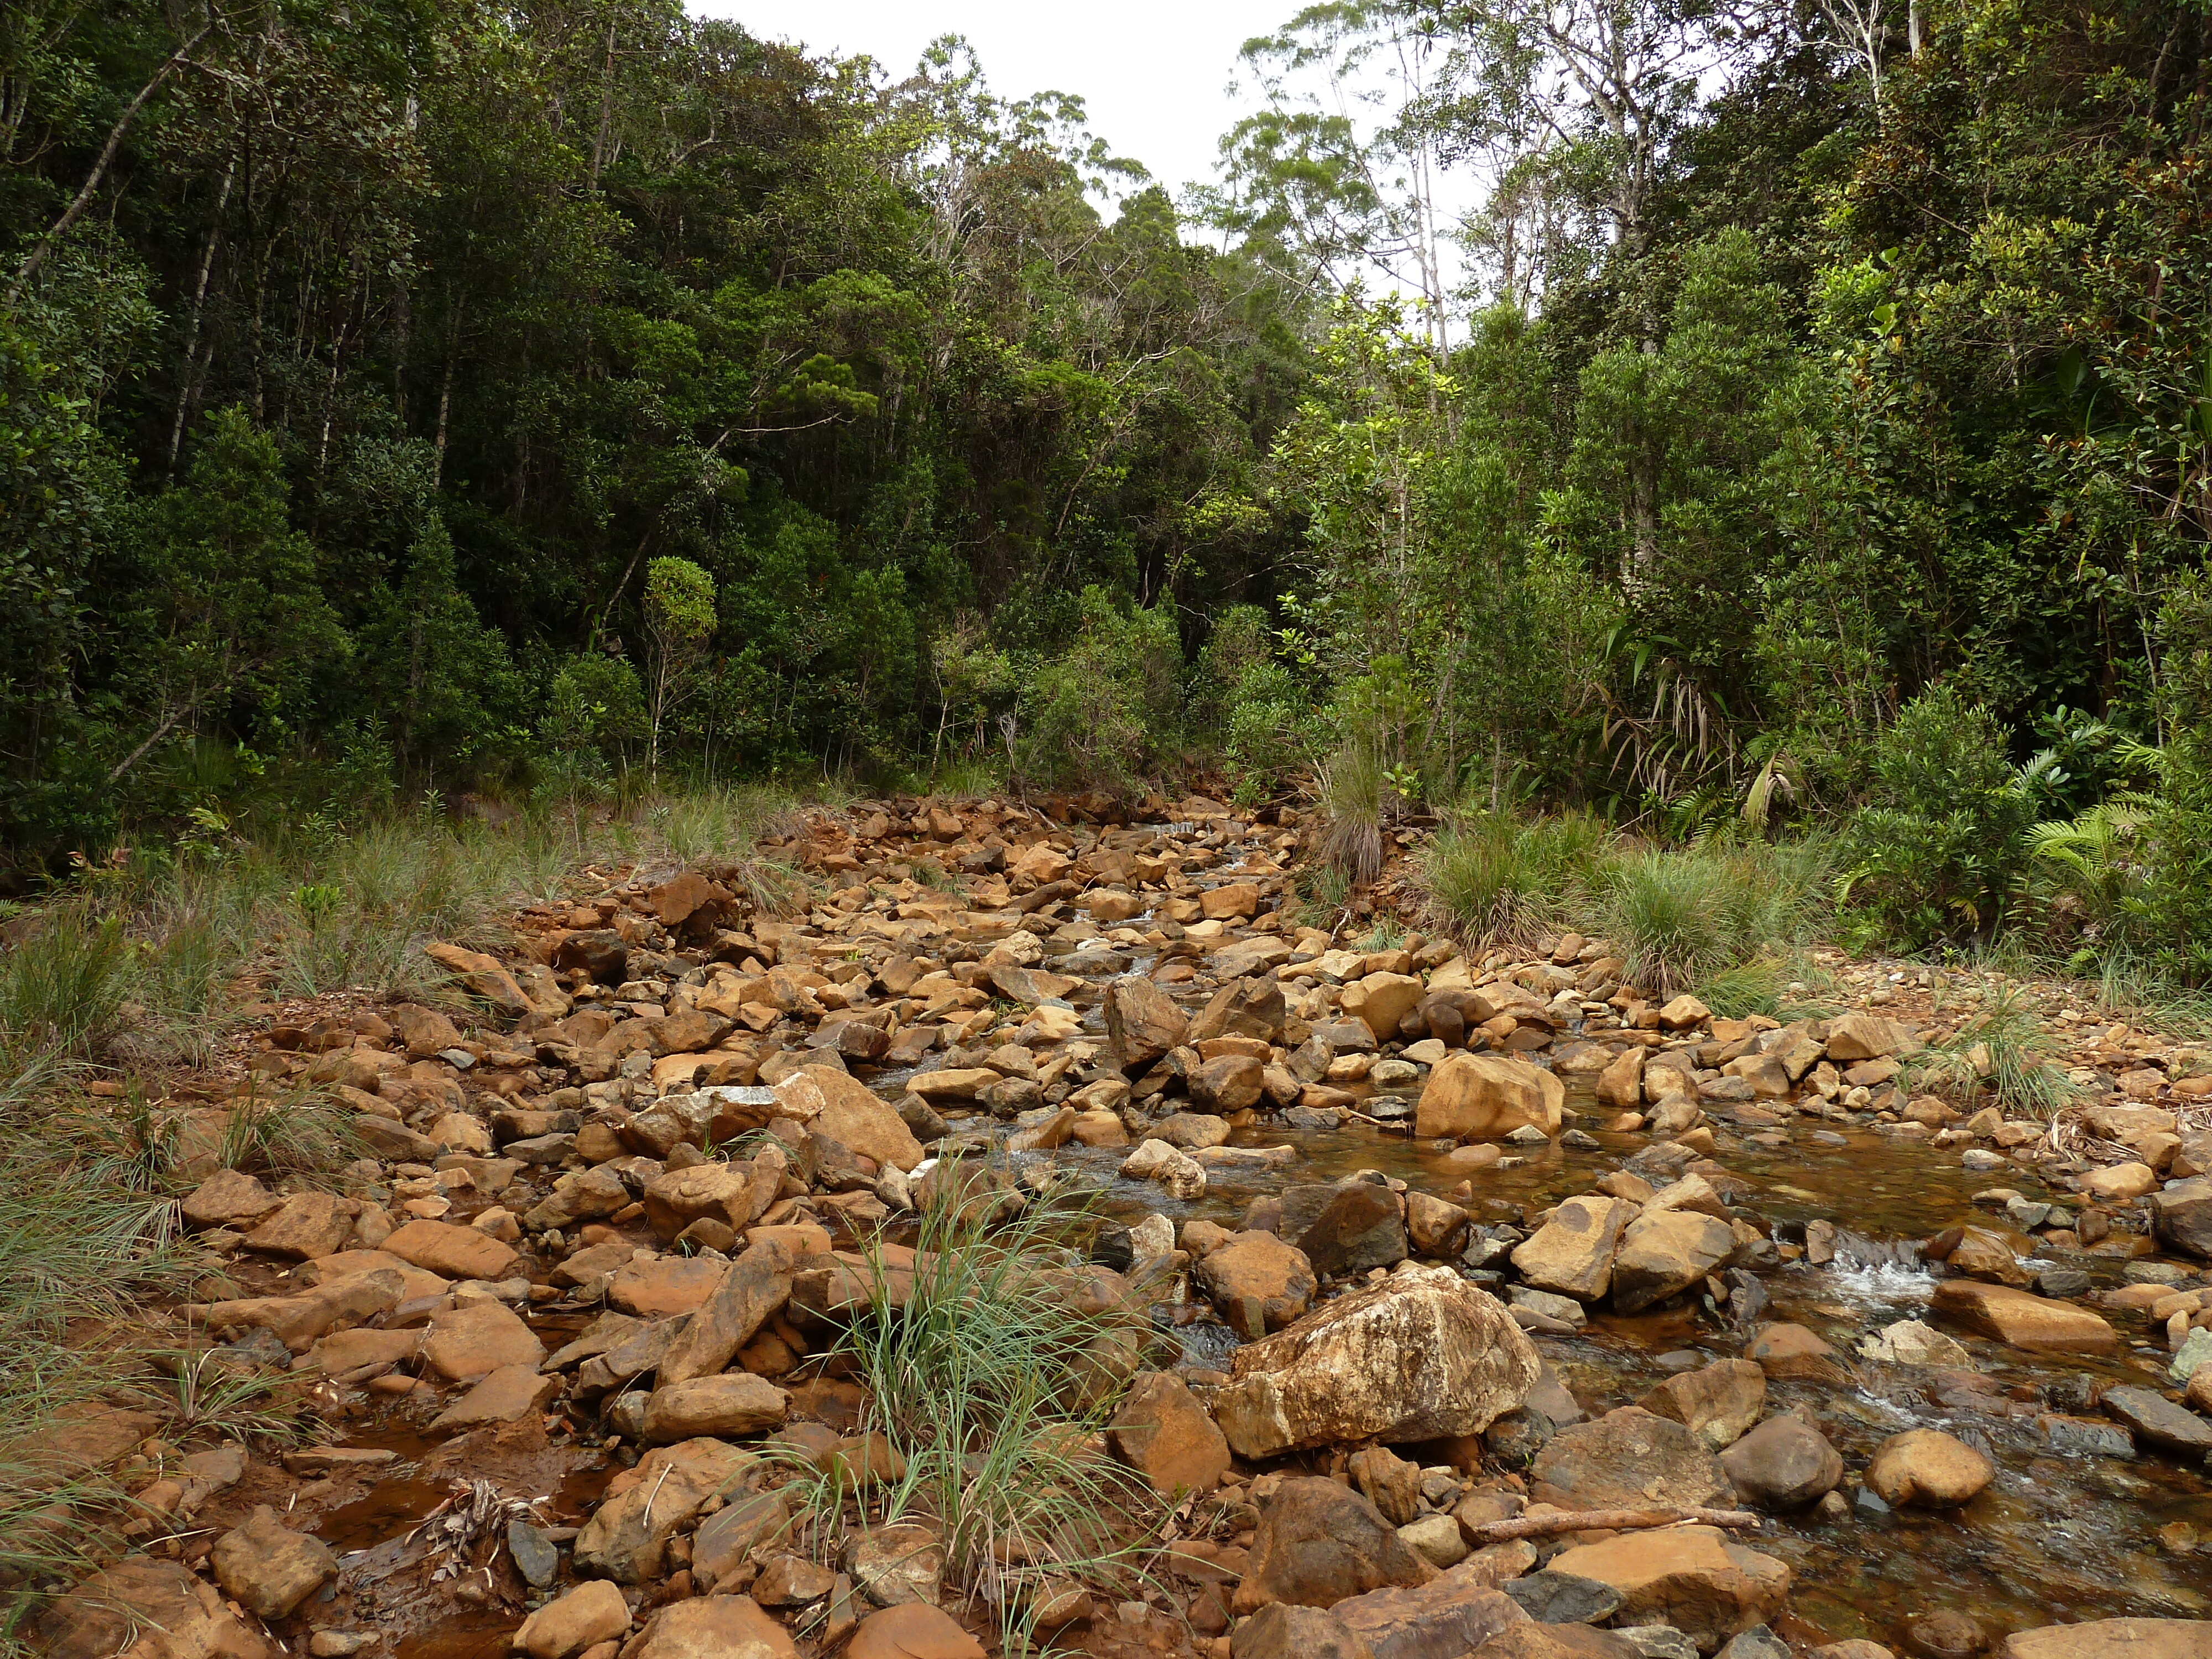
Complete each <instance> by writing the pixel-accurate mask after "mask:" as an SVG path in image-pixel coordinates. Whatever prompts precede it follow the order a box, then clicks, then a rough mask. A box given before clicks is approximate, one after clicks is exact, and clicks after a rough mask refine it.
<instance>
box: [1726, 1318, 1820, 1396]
mask: <svg viewBox="0 0 2212 1659" xmlns="http://www.w3.org/2000/svg"><path fill="white" fill-rule="evenodd" d="M1743 1357H1744V1358H1746V1359H1748V1360H1751V1361H1752V1362H1753V1364H1756V1365H1758V1367H1759V1370H1763V1371H1765V1373H1766V1376H1767V1380H1768V1381H1769V1382H1774V1383H1841V1382H1842V1381H1844V1368H1843V1366H1842V1364H1839V1363H1838V1360H1837V1358H1836V1351H1835V1350H1834V1349H1833V1348H1832V1347H1830V1346H1828V1345H1827V1344H1826V1342H1823V1341H1822V1340H1820V1338H1819V1337H1817V1336H1815V1335H1814V1334H1813V1333H1812V1332H1810V1331H1808V1330H1807V1329H1806V1328H1804V1327H1803V1326H1802V1325H1790V1324H1778V1325H1765V1326H1761V1327H1760V1328H1759V1331H1758V1333H1757V1334H1755V1335H1754V1336H1753V1338H1752V1340H1751V1343H1750V1346H1747V1347H1746V1348H1745V1349H1744V1351H1743Z"/></svg>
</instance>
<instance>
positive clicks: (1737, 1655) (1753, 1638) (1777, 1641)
mask: <svg viewBox="0 0 2212 1659" xmlns="http://www.w3.org/2000/svg"><path fill="white" fill-rule="evenodd" d="M1713 1659H1796V1655H1794V1654H1792V1653H1791V1652H1790V1644H1788V1643H1787V1642H1785V1641H1784V1640H1783V1639H1782V1638H1780V1637H1778V1636H1777V1635H1776V1634H1775V1633H1774V1632H1772V1631H1771V1630H1769V1629H1767V1627H1766V1626H1764V1625H1753V1626H1752V1627H1751V1628H1750V1629H1749V1630H1747V1631H1740V1632H1737V1633H1736V1634H1735V1635H1734V1636H1732V1637H1730V1638H1729V1639H1728V1641H1727V1643H1726V1644H1724V1645H1723V1647H1722V1649H1721V1650H1720V1651H1719V1652H1718V1653H1717V1654H1716V1655H1715V1656H1713Z"/></svg>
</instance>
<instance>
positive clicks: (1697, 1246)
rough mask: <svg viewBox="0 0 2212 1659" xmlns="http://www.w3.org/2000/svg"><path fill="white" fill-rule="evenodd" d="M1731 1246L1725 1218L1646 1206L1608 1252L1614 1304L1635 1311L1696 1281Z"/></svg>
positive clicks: (1729, 1251)
mask: <svg viewBox="0 0 2212 1659" xmlns="http://www.w3.org/2000/svg"><path fill="white" fill-rule="evenodd" d="M1734 1251H1735V1231H1734V1230H1733V1229H1732V1228H1730V1227H1729V1225H1728V1223H1726V1222H1725V1221H1718V1220H1716V1219H1715V1218H1712V1217H1711V1216H1709V1215H1705V1214H1701V1213H1699V1212H1697V1211H1695V1210H1659V1211H1656V1212H1655V1211H1650V1210H1647V1211H1646V1212H1644V1214H1642V1215H1640V1216H1638V1217H1637V1218H1636V1219H1635V1220H1634V1221H1632V1222H1631V1223H1629V1225H1628V1228H1627V1231H1625V1232H1623V1233H1622V1234H1621V1236H1620V1249H1619V1250H1618V1251H1617V1252H1616V1253H1615V1254H1614V1255H1613V1307H1614V1309H1615V1310H1618V1311H1620V1312H1621V1313H1637V1312H1640V1311H1641V1310H1644V1309H1645V1308H1648V1307H1650V1306H1651V1305H1652V1304H1654V1303H1656V1302H1663V1301H1665V1300H1666V1299H1667V1298H1668V1297H1670V1296H1674V1295H1677V1294H1679V1293H1680V1292H1681V1291H1686V1290H1687V1289H1689V1288H1690V1286H1692V1285H1695V1284H1697V1283H1699V1281H1700V1280H1702V1279H1704V1278H1705V1275H1706V1274H1707V1273H1711V1272H1712V1271H1713V1270H1714V1269H1715V1268H1716V1267H1719V1266H1720V1265H1721V1264H1722V1263H1723V1261H1727V1260H1728V1258H1729V1255H1731V1254H1732V1253H1733V1252H1734Z"/></svg>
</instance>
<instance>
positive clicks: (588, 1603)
mask: <svg viewBox="0 0 2212 1659" xmlns="http://www.w3.org/2000/svg"><path fill="white" fill-rule="evenodd" d="M628 1629H629V1605H628V1604H627V1603H626V1602H624V1601H623V1595H622V1592H621V1591H620V1590H618V1589H616V1588H615V1587H614V1586H613V1585H612V1584H610V1583H606V1582H605V1580H604V1579H602V1580H599V1581H597V1582H595V1583H588V1584H579V1585H578V1586H577V1587H576V1588H575V1589H572V1590H570V1591H569V1592H568V1594H567V1595H563V1596H561V1597H559V1598H558V1599H556V1600H555V1601H548V1602H547V1603H546V1604H545V1605H544V1607H540V1608H538V1611H537V1612H535V1613H532V1614H531V1615H530V1617H529V1618H527V1619H526V1620H523V1621H522V1627H521V1628H520V1630H518V1631H516V1632H514V1635H513V1638H512V1645H513V1648H514V1650H515V1651H516V1652H518V1653H524V1654H527V1655H529V1656H530V1659H575V1656H577V1655H578V1654H580V1653H582V1652H584V1651H585V1650H586V1649H589V1648H595V1647H597V1646H598V1645H599V1644H600V1643H602V1642H611V1641H613V1640H614V1639H615V1638H617V1637H618V1636H620V1635H621V1634H622V1633H623V1632H624V1631H626V1630H628Z"/></svg>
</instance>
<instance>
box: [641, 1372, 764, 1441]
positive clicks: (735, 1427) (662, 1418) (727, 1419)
mask: <svg viewBox="0 0 2212 1659" xmlns="http://www.w3.org/2000/svg"><path fill="white" fill-rule="evenodd" d="M790 1411H791V1396H790V1395H787V1394H786V1393H785V1392H784V1391H783V1390H782V1389H779V1388H777V1387H776V1386H775V1383H770V1382H769V1381H768V1380H767V1379H766V1378H765V1377H759V1376H753V1375H752V1374H751V1373H750V1372H749V1371H730V1372H727V1373H726V1374H724V1375H723V1376H695V1377H693V1378H692V1379H691V1380H690V1381H689V1382H687V1383H664V1384H662V1385H661V1386H660V1387H659V1388H657V1389H654V1390H653V1393H652V1395H651V1396H650V1397H649V1398H647V1401H646V1404H645V1438H646V1439H647V1440H648V1441H650V1442H652V1443H654V1444H656V1445H667V1444H671V1443H674V1442H676V1441H678V1440H690V1439H695V1438H696V1437H700V1436H702V1435H706V1436H711V1437H714V1438H715V1439H718V1440H722V1439H727V1438H730V1437H732V1436H735V1435H741V1434H759V1433H762V1432H763V1431H766V1430H769V1429H773V1428H778V1427H781V1425H782V1423H783V1419H785V1418H786V1417H787V1416H788V1415H789V1414H790Z"/></svg>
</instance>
